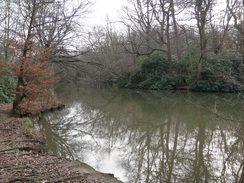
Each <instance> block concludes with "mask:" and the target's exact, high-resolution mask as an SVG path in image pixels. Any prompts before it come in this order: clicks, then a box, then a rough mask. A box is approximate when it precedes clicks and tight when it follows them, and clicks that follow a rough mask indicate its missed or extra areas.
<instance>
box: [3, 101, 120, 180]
mask: <svg viewBox="0 0 244 183" xmlns="http://www.w3.org/2000/svg"><path fill="white" fill-rule="evenodd" d="M10 111H11V104H10V103H8V104H3V103H0V182H1V183H9V182H18V183H20V182H45V183H47V182H82V183H119V182H121V181H119V180H117V179H116V178H115V177H114V176H113V175H112V174H104V173H101V172H98V171H96V170H95V169H94V168H92V167H90V166H89V165H87V164H85V163H82V162H80V161H78V160H76V161H71V160H68V159H66V158H63V157H58V156H51V155H48V154H46V153H45V152H46V148H45V143H43V142H41V141H40V140H39V139H41V135H40V134H39V133H38V131H36V130H35V129H34V128H33V124H32V122H31V121H30V120H29V119H28V118H17V117H14V116H12V115H11V112H10Z"/></svg>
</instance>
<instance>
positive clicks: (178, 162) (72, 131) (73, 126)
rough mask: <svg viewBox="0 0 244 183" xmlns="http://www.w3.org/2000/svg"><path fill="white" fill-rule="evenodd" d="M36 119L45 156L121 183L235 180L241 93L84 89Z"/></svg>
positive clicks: (68, 91)
mask: <svg viewBox="0 0 244 183" xmlns="http://www.w3.org/2000/svg"><path fill="white" fill-rule="evenodd" d="M59 96H60V99H61V101H62V102H63V103H64V104H65V105H66V108H65V109H63V110H61V111H55V112H52V113H47V114H45V115H44V116H43V118H42V119H41V120H40V121H39V129H40V130H41V131H42V133H43V134H44V136H45V138H46V139H45V140H46V143H47V146H48V148H49V150H50V153H52V154H57V155H60V156H65V157H68V158H70V159H79V160H81V161H83V162H85V163H87V164H89V165H91V166H93V167H94V168H95V169H96V170H99V171H101V172H104V173H113V174H114V176H115V177H117V178H118V179H120V180H122V181H123V182H125V183H144V182H145V183H149V182H151V183H164V182H167V183H171V182H176V183H181V182H182V183H187V182H189V183H192V182H194V183H198V182H199V183H200V182H213V183H215V182H221V183H232V182H238V179H239V177H240V175H241V173H242V171H243V166H244V160H243V157H244V138H243V134H244V122H243V121H244V95H243V94H206V93H190V92H163V91H142V90H126V89H118V88H84V87H78V86H75V85H66V86H64V87H61V89H60V91H59Z"/></svg>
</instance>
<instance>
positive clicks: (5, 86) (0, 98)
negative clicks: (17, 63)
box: [0, 75, 16, 103]
mask: <svg viewBox="0 0 244 183" xmlns="http://www.w3.org/2000/svg"><path fill="white" fill-rule="evenodd" d="M15 85H16V80H15V79H14V78H13V77H10V76H2V75H0V102H2V103H7V102H10V101H12V100H13V99H14V97H15V94H14V93H12V92H11V87H13V86H15Z"/></svg>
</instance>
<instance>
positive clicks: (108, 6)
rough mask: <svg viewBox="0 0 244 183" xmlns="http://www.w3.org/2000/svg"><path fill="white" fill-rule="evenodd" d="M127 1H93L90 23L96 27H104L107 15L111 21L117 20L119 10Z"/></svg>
mask: <svg viewBox="0 0 244 183" xmlns="http://www.w3.org/2000/svg"><path fill="white" fill-rule="evenodd" d="M126 2H127V0H95V4H94V7H93V10H94V12H93V13H92V18H91V20H92V22H94V24H97V25H104V23H105V20H106V17H107V15H108V16H109V19H110V20H111V21H115V20H116V19H118V16H119V12H118V11H119V10H120V9H121V7H122V6H123V5H125V4H126Z"/></svg>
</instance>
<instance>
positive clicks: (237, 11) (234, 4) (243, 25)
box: [227, 0, 244, 64]
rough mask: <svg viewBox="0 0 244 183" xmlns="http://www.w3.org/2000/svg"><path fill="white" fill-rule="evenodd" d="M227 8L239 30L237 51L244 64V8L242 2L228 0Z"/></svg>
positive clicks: (239, 0)
mask: <svg viewBox="0 0 244 183" xmlns="http://www.w3.org/2000/svg"><path fill="white" fill-rule="evenodd" d="M227 8H228V10H229V12H230V14H231V15H232V16H233V19H234V27H235V29H236V30H237V38H238V39H237V42H238V46H237V50H238V51H239V53H240V54H241V55H242V60H243V61H242V63H243V64H244V8H243V4H242V3H241V0H227Z"/></svg>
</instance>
